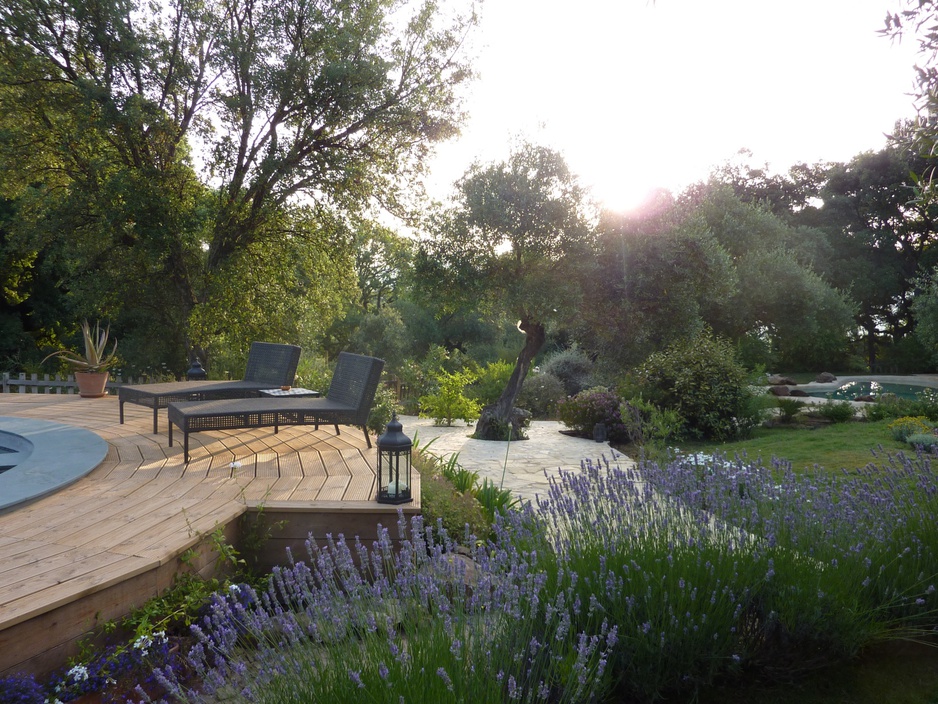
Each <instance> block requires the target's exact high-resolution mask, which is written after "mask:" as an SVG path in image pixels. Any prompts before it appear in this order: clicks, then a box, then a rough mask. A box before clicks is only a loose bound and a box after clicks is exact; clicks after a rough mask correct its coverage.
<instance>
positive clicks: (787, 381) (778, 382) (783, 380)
mask: <svg viewBox="0 0 938 704" xmlns="http://www.w3.org/2000/svg"><path fill="white" fill-rule="evenodd" d="M768 382H769V386H797V385H798V382H797V381H795V380H794V379H792V378H791V377H788V376H779V375H778V374H772V375H771V376H770V377H769V378H768Z"/></svg>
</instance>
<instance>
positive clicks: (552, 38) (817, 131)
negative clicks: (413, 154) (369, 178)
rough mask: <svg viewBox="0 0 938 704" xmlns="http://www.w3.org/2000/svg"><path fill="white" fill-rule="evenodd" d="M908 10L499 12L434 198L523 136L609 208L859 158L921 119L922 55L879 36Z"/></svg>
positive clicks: (872, 5) (647, 6) (435, 173)
mask: <svg viewBox="0 0 938 704" xmlns="http://www.w3.org/2000/svg"><path fill="white" fill-rule="evenodd" d="M887 9H888V10H891V11H892V10H896V9H897V0H773V1H771V2H770V1H767V0H657V1H656V2H654V3H652V2H648V1H647V0H573V1H571V0H485V2H484V3H483V6H482V11H481V12H482V27H481V32H480V34H479V36H477V37H476V41H475V44H476V52H477V56H478V58H477V61H476V63H475V65H476V68H477V69H478V71H479V73H480V74H481V75H480V78H479V79H478V81H477V82H476V83H475V84H474V86H473V87H472V88H471V89H470V95H469V99H468V101H467V104H466V107H467V108H468V111H469V121H468V123H467V125H466V127H465V129H464V130H463V136H462V137H461V138H460V139H459V140H458V141H455V142H452V143H449V144H445V145H442V146H440V148H439V150H438V156H437V158H436V159H435V160H434V162H433V163H432V165H431V174H432V177H433V179H432V182H431V184H430V187H431V193H432V194H433V195H435V196H437V197H444V196H445V195H448V194H449V189H450V186H451V184H452V182H453V181H455V180H456V179H457V178H459V177H460V176H461V175H462V174H463V172H464V171H465V170H466V168H467V167H468V166H469V164H470V163H471V162H472V161H473V160H476V159H478V160H481V161H483V162H489V161H497V160H502V159H504V158H506V157H507V156H508V154H509V152H510V148H511V144H512V141H517V139H518V138H519V137H524V138H527V139H529V140H531V141H533V142H536V143H539V144H546V145H549V146H552V147H554V148H556V149H558V150H560V151H561V152H563V154H564V156H565V157H566V159H567V162H568V164H569V165H570V166H571V168H572V169H573V170H574V172H576V173H577V174H578V175H579V176H580V178H581V180H582V181H583V183H585V184H587V185H590V186H591V187H592V191H593V195H594V197H595V198H596V199H598V200H599V201H601V202H602V203H603V204H604V205H605V206H606V207H609V208H612V209H626V208H628V207H632V206H634V205H636V204H637V203H638V202H639V201H640V200H641V199H642V197H643V196H644V195H645V194H646V193H647V192H648V191H649V190H650V189H652V188H654V187H658V186H662V187H665V188H668V189H669V190H672V191H678V190H680V189H682V188H683V187H684V186H686V185H688V184H690V183H692V182H694V181H697V180H700V179H703V178H705V177H706V176H707V175H708V174H709V172H710V171H711V169H712V168H713V167H715V166H718V165H720V164H722V163H724V162H726V161H727V160H730V159H732V158H733V157H734V155H735V154H736V153H737V152H738V151H739V150H740V149H743V148H746V149H749V150H751V151H752V153H753V155H752V163H754V164H763V163H765V162H768V164H769V166H770V168H771V169H772V170H773V171H785V170H787V169H788V167H789V166H790V165H791V164H794V163H796V162H801V161H803V162H807V163H815V162H817V161H822V160H826V161H846V160H849V159H850V158H852V157H853V156H855V155H857V154H859V153H861V152H863V151H868V150H877V149H881V148H882V147H883V146H884V145H885V143H886V140H885V137H884V134H885V133H887V132H889V131H891V129H892V127H893V125H894V123H895V122H896V120H898V119H900V118H906V117H912V116H914V114H915V111H914V107H913V103H912V98H911V97H910V95H909V93H910V92H911V90H912V88H913V78H914V71H913V66H914V64H915V61H916V58H917V57H916V53H915V50H916V46H915V43H914V41H912V40H911V38H907V39H905V40H904V42H903V43H902V44H899V45H894V44H893V43H892V42H891V41H890V40H889V39H886V38H883V37H881V36H879V35H878V34H877V30H879V29H881V28H882V27H883V22H884V18H885V15H886V11H887Z"/></svg>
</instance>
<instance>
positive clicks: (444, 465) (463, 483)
mask: <svg viewBox="0 0 938 704" xmlns="http://www.w3.org/2000/svg"><path fill="white" fill-rule="evenodd" d="M440 473H441V474H442V475H443V476H444V477H446V478H447V479H448V480H449V481H450V483H451V484H452V485H453V488H455V489H456V491H458V492H460V493H462V494H472V493H474V492H475V488H476V485H477V484H478V483H479V473H478V472H473V471H472V470H470V469H466V468H465V467H463V466H462V465H461V464H459V453H458V452H457V453H456V454H454V455H451V456H449V457H448V458H446V459H444V460H441V461H440Z"/></svg>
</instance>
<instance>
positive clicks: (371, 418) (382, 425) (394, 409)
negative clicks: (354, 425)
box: [367, 384, 401, 435]
mask: <svg viewBox="0 0 938 704" xmlns="http://www.w3.org/2000/svg"><path fill="white" fill-rule="evenodd" d="M400 411H401V406H400V404H399V403H398V402H397V394H395V393H394V390H393V389H391V388H389V387H387V386H385V385H384V384H381V385H380V386H378V390H377V392H376V393H375V401H374V404H373V405H372V406H371V412H370V413H369V414H368V424H367V425H368V430H370V431H371V432H373V433H374V434H375V435H381V434H382V433H383V432H384V431H385V430H386V429H387V427H388V423H390V422H391V417H392V416H393V415H394V414H395V413H400Z"/></svg>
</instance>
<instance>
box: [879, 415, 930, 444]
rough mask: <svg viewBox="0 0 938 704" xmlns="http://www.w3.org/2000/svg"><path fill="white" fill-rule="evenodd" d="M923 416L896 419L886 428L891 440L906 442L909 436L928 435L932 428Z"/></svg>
mask: <svg viewBox="0 0 938 704" xmlns="http://www.w3.org/2000/svg"><path fill="white" fill-rule="evenodd" d="M927 421H928V419H927V418H925V416H904V417H902V418H897V419H896V420H894V421H893V422H892V423H890V424H889V425H887V426H886V427H887V428H888V429H889V433H890V435H892V438H893V440H897V441H898V442H907V440H908V437H909V436H910V435H921V434H923V433H930V432H931V430H932V429H933V427H934V426H932V425H931V424H930V423H928V422H927Z"/></svg>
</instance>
